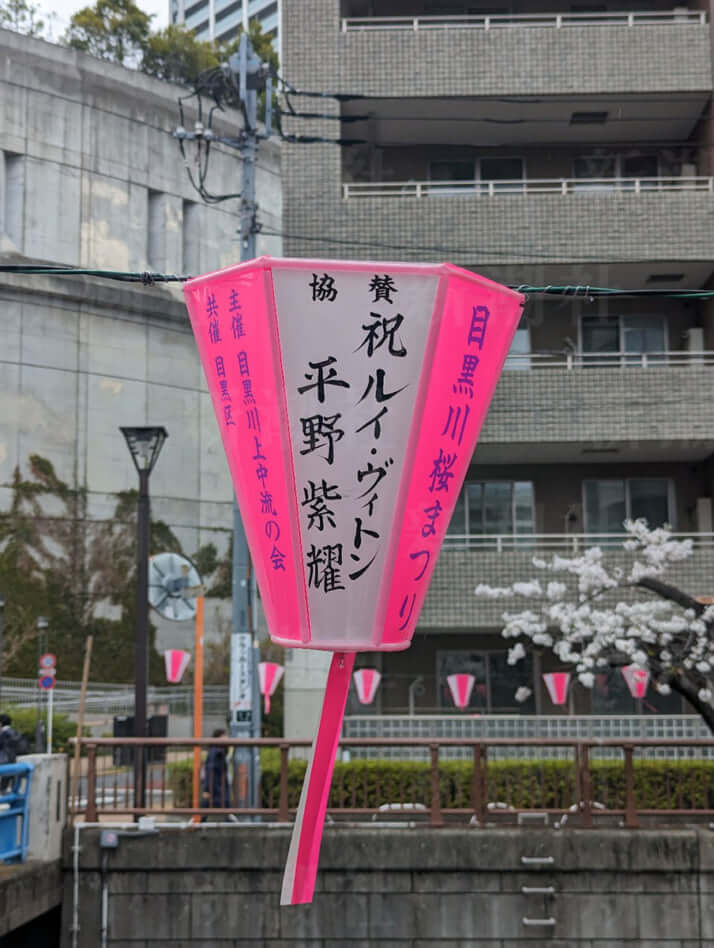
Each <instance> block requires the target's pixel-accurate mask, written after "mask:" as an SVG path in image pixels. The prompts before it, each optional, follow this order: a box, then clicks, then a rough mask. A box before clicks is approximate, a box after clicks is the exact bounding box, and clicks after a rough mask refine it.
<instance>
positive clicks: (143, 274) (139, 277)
mask: <svg viewBox="0 0 714 948" xmlns="http://www.w3.org/2000/svg"><path fill="white" fill-rule="evenodd" d="M263 233H264V234H266V235H267V236H282V235H279V234H278V232H271V231H263ZM451 252H452V253H453V252H454V251H453V250H452V251H451ZM0 273H15V274H25V275H28V276H40V275H44V276H48V275H49V276H93V277H99V278H101V279H105V280H118V281H120V282H122V283H142V284H144V285H145V286H152V285H153V284H157V283H184V282H185V281H186V280H190V279H192V277H190V276H179V275H177V274H175V273H152V272H149V271H136V272H129V271H121V270H93V269H88V268H85V267H66V266H58V267H53V266H46V265H40V264H2V265H0ZM507 286H508V287H509V288H510V289H512V290H518V292H519V293H523V294H524V295H525V296H527V297H533V296H545V297H548V296H553V297H570V298H571V299H584V300H587V301H589V300H593V299H596V298H599V297H624V296H628V297H658V298H660V299H663V298H664V299H686V300H692V299H693V300H710V299H714V290H698V289H687V288H681V289H669V290H668V289H623V288H619V287H612V286H591V285H590V284H587V283H567V284H562V285H555V284H546V285H543V286H538V285H534V284H531V283H509V284H507Z"/></svg>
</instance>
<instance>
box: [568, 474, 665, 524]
mask: <svg viewBox="0 0 714 948" xmlns="http://www.w3.org/2000/svg"><path fill="white" fill-rule="evenodd" d="M672 494H673V485H672V482H671V481H670V480H668V479H667V478H665V477H632V478H628V479H627V480H610V479H608V480H598V481H595V480H593V481H583V497H584V504H583V507H584V510H585V531H586V533H622V532H623V527H622V524H623V522H624V521H625V520H639V519H640V518H642V519H644V520H646V521H647V524H648V526H649V527H661V526H662V525H663V524H665V523H669V524H673V522H674V517H673V513H674V502H673V497H672Z"/></svg>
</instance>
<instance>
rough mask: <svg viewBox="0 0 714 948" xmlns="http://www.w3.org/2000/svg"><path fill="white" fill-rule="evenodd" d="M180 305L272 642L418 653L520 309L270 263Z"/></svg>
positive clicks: (422, 287)
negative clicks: (428, 603)
mask: <svg viewBox="0 0 714 948" xmlns="http://www.w3.org/2000/svg"><path fill="white" fill-rule="evenodd" d="M185 294H186V300H187V304H188V309H189V313H190V317H191V322H192V325H193V329H194V333H195V336H196V341H197V344H198V348H199V351H200V354H201V359H202V362H203V366H204V371H205V373H206V378H207V381H208V387H209V391H210V393H211V398H212V400H213V405H214V409H215V412H216V417H217V418H218V422H219V427H220V431H221V436H222V438H223V443H224V447H225V449H226V455H227V457H228V463H229V466H230V469H231V473H232V477H233V482H234V485H235V489H236V495H237V497H238V502H239V506H240V509H241V515H242V518H243V522H244V525H245V529H246V535H247V538H248V543H249V546H250V550H251V555H252V557H253V562H254V563H255V568H256V573H257V579H258V584H259V586H260V590H261V597H262V601H263V604H264V607H265V610H266V618H267V624H268V629H269V632H270V635H271V638H272V639H273V640H274V641H276V642H279V643H281V644H283V645H299V646H303V647H307V648H322V649H330V650H340V651H356V650H360V649H365V650H374V649H403V648H406V647H407V646H408V645H409V643H410V641H411V637H412V635H413V632H414V627H415V626H416V622H417V619H418V617H419V612H420V610H421V607H422V603H423V601H424V596H425V595H426V591H427V588H428V585H429V580H430V578H431V574H432V572H433V569H434V566H435V565H436V560H437V557H438V553H439V548H440V545H441V542H442V540H443V537H444V534H445V532H446V528H447V526H448V522H449V519H450V517H451V514H452V512H453V509H454V505H455V503H456V500H457V498H458V495H459V490H460V487H461V484H462V481H463V478H464V475H465V473H466V470H467V468H468V465H469V463H470V461H471V456H472V454H473V449H474V446H475V444H476V439H477V436H478V432H479V430H480V428H481V425H482V423H483V420H484V417H485V415H486V410H487V408H488V404H489V401H490V399H491V395H492V394H493V390H494V388H495V385H496V382H497V380H498V376H499V373H500V371H501V367H502V365H503V362H504V360H505V358H506V355H507V353H508V349H509V347H510V344H511V340H512V338H513V334H514V332H515V329H516V326H517V324H518V321H519V319H520V314H521V307H522V302H523V299H522V297H521V296H519V295H518V294H517V293H514V292H513V291H511V290H508V289H506V288H505V287H502V286H499V285H498V284H495V283H492V282H490V281H488V280H484V279H482V278H481V277H477V276H475V275H474V274H473V273H469V272H467V271H465V270H460V269H458V268H456V267H452V266H450V265H448V264H444V265H438V266H431V265H418V264H414V265H410V264H375V263H350V262H345V261H322V260H275V259H271V258H268V257H263V258H260V259H258V260H254V261H251V262H249V263H247V264H241V265H239V266H236V267H231V268H229V269H227V270H222V271H220V272H218V273H214V274H210V275H208V276H203V277H198V278H196V279H194V280H190V281H189V282H188V283H187V284H186V287H185Z"/></svg>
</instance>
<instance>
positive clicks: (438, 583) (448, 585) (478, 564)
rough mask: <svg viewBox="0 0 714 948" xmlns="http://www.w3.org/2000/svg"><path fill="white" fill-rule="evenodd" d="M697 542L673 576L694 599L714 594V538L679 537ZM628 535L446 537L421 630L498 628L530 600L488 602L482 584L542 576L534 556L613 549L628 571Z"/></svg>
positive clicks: (612, 560) (614, 560)
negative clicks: (504, 618) (482, 594)
mask: <svg viewBox="0 0 714 948" xmlns="http://www.w3.org/2000/svg"><path fill="white" fill-rule="evenodd" d="M673 536H674V537H675V538H676V539H685V538H687V537H689V538H691V539H692V540H693V542H694V553H693V555H692V556H691V557H690V558H689V559H688V560H685V561H683V562H682V563H679V564H677V565H676V566H675V567H673V568H672V569H671V570H670V571H669V572H668V574H667V581H668V582H671V583H673V584H674V585H676V586H679V587H681V588H682V589H684V590H685V591H686V592H688V593H690V594H691V595H693V596H700V595H710V594H711V582H712V580H711V578H712V576H713V575H714V534H712V533H694V534H679V533H675V534H673ZM623 539H624V537H623V536H622V534H541V535H538V534H530V535H526V534H520V535H516V534H503V535H481V536H455V535H450V536H448V537H447V538H446V541H445V544H444V547H443V549H442V551H441V555H440V556H439V561H438V563H437V565H436V569H435V570H434V575H433V578H432V581H431V586H430V587H429V592H428V594H427V597H426V601H425V603H424V608H423V609H422V612H421V616H420V618H419V628H420V629H421V631H432V630H433V631H434V632H439V631H446V630H463V629H469V630H472V631H473V630H476V629H488V628H491V629H498V628H499V627H500V625H501V624H502V616H503V613H504V612H507V611H516V610H519V609H523V608H526V606H527V600H523V599H519V600H516V599H514V600H508V599H496V600H494V599H482V598H479V597H477V596H475V595H474V589H475V588H476V586H477V585H478V584H479V583H486V584H489V585H492V586H501V587H503V586H509V585H510V584H511V583H514V582H517V581H524V580H528V579H531V578H533V577H534V576H535V575H538V572H539V571H537V570H536V569H535V568H534V567H533V563H532V561H533V557H534V556H542V557H544V558H546V559H547V558H549V557H550V556H552V555H553V554H554V553H558V554H560V555H561V556H574V555H578V554H579V553H582V551H583V550H584V549H585V548H586V547H589V546H596V545H597V546H600V547H603V548H605V549H606V550H607V554H606V555H607V563H608V564H609V565H620V566H622V567H626V565H627V562H628V559H629V557H628V554H626V553H625V552H624V551H623V550H622V542H623Z"/></svg>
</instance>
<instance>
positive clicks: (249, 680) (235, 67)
mask: <svg viewBox="0 0 714 948" xmlns="http://www.w3.org/2000/svg"><path fill="white" fill-rule="evenodd" d="M229 66H230V69H231V72H232V73H233V75H234V77H235V78H236V79H237V82H238V90H239V96H240V104H241V109H242V111H243V124H244V129H243V133H242V135H241V146H240V155H241V158H242V159H243V184H242V187H241V199H240V259H241V262H244V261H246V260H252V259H253V258H254V257H255V255H256V235H257V227H256V210H257V205H256V201H255V164H256V160H257V153H258V128H257V119H258V92H260V91H262V90H265V95H266V128H265V136H266V137H267V136H268V135H269V134H270V105H271V99H272V81H271V78H270V76H269V74H268V64H267V63H264V62H263V61H262V60H261V59H260V58H259V57H258V56H257V55H256V53H255V51H254V49H253V46H252V44H251V42H250V39H249V37H248V33H247V31H246V30H244V31H243V33H241V37H240V44H239V47H238V52H237V53H236V54H235V55H234V56H232V57H231V60H230V63H229ZM251 589H252V566H251V561H250V553H249V551H248V543H247V540H246V536H245V531H244V529H243V523H242V521H241V517H240V511H239V510H238V504H237V503H236V502H235V501H234V502H233V577H232V593H233V625H232V634H231V667H230V735H231V737H260V694H259V688H258V668H257V662H256V658H255V652H256V650H255V649H254V647H253V636H254V633H255V621H254V603H253V602H252V598H251ZM259 779H260V775H259V756H258V752H257V751H253V750H250V749H247V748H236V750H235V752H234V755H233V803H234V805H235V806H237V807H256V806H258V784H259Z"/></svg>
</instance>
